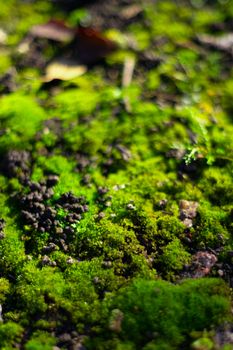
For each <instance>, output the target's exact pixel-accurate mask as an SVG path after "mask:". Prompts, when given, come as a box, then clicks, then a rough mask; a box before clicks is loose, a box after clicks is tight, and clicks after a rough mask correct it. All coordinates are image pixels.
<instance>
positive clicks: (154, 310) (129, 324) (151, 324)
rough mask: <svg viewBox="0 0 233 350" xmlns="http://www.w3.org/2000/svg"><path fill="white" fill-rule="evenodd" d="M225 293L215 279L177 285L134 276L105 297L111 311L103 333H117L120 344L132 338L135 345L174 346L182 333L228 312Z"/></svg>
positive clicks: (97, 345)
mask: <svg viewBox="0 0 233 350" xmlns="http://www.w3.org/2000/svg"><path fill="white" fill-rule="evenodd" d="M228 293H229V291H227V289H226V288H225V285H224V283H223V282H221V281H219V280H217V279H216V280H215V279H205V280H187V281H184V282H183V283H182V284H180V285H177V286H173V285H171V284H169V283H167V282H164V281H143V280H135V281H134V283H133V284H132V285H131V286H129V287H127V288H126V289H122V291H121V292H120V293H119V294H118V296H116V297H115V298H112V299H109V300H108V301H107V303H108V305H109V306H108V307H109V312H110V314H109V318H108V322H109V324H108V325H106V326H109V328H110V330H111V331H112V332H108V335H107V334H105V335H103V336H104V338H106V339H109V338H111V337H112V338H114V334H118V336H119V339H121V341H123V344H124V342H126V343H127V341H130V340H131V339H134V344H135V349H142V348H143V349H144V347H145V349H147V348H148V349H150V348H152V349H154V348H155V349H157V348H158V349H160V348H161V349H176V348H177V346H179V345H181V344H182V341H183V340H184V337H185V335H187V334H190V332H192V331H194V330H196V331H198V330H201V329H204V328H206V329H210V328H211V326H213V325H216V324H219V323H221V322H222V321H223V319H224V318H228V317H229V316H230V314H228V307H229V294H228ZM97 339H98V338H97ZM98 340H100V339H98ZM151 341H152V342H151ZM91 344H93V345H91V348H92V346H93V348H97V349H102V348H104V347H102V346H101V341H100V342H99V341H97V342H95V341H92V342H91ZM114 348H116V349H117V346H115V347H114Z"/></svg>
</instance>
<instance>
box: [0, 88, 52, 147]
mask: <svg viewBox="0 0 233 350" xmlns="http://www.w3.org/2000/svg"><path fill="white" fill-rule="evenodd" d="M45 117H46V114H45V112H44V110H43V109H42V108H41V107H40V106H39V105H38V104H37V103H36V102H35V98H33V97H29V96H23V95H21V94H19V93H14V94H11V95H9V96H5V97H3V98H2V100H1V108H0V119H1V122H2V126H3V127H4V128H5V133H4V134H3V135H2V136H1V151H3V150H5V149H7V148H9V147H17V148H23V147H24V146H25V145H26V142H27V141H28V140H29V139H31V137H33V136H34V135H35V133H36V131H37V130H38V128H39V126H40V123H41V121H42V120H43V119H45Z"/></svg>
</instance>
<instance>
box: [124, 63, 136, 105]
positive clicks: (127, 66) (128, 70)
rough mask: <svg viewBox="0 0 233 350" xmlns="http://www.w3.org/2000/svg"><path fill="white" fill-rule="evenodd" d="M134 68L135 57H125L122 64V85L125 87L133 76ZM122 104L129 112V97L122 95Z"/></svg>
mask: <svg viewBox="0 0 233 350" xmlns="http://www.w3.org/2000/svg"><path fill="white" fill-rule="evenodd" d="M134 68H135V58H134V57H126V59H125V62H124V66H123V73H122V87H123V88H126V87H128V86H129V85H130V84H131V81H132V78H133V72H134ZM124 105H125V109H126V111H127V112H131V105H130V101H129V97H128V96H125V97H124Z"/></svg>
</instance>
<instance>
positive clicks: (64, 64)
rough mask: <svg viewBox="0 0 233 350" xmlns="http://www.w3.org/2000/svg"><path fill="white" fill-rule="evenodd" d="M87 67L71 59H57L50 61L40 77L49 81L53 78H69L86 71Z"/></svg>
mask: <svg viewBox="0 0 233 350" xmlns="http://www.w3.org/2000/svg"><path fill="white" fill-rule="evenodd" d="M86 71H87V67H86V66H84V65H79V64H77V63H76V62H75V61H73V60H68V59H65V58H64V59H59V60H56V61H53V62H51V63H50V64H49V65H48V66H47V67H46V71H45V76H44V77H43V78H42V80H43V81H44V82H46V83H47V82H50V81H52V80H54V79H59V80H71V79H74V78H77V77H79V76H81V75H83V74H84V73H86Z"/></svg>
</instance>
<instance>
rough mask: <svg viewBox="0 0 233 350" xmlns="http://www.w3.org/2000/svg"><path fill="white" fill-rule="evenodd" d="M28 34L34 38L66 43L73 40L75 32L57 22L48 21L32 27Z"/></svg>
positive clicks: (62, 23)
mask: <svg viewBox="0 0 233 350" xmlns="http://www.w3.org/2000/svg"><path fill="white" fill-rule="evenodd" d="M30 34H31V35H32V36H34V37H38V38H44V39H50V40H54V41H59V42H63V43H67V42H70V41H72V40H73V38H74V36H75V30H74V29H72V28H69V27H67V26H66V24H65V23H64V22H62V21H59V20H50V21H49V22H48V23H45V24H39V25H36V26H34V27H32V29H31V31H30Z"/></svg>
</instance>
